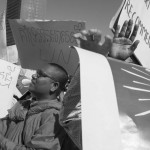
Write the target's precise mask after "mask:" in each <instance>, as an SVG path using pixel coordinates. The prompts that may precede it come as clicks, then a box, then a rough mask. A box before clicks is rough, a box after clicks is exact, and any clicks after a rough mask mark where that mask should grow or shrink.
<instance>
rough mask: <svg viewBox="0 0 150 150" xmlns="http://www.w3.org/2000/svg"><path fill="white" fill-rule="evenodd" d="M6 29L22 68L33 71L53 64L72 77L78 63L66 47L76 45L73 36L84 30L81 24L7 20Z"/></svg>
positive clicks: (74, 52) (77, 22)
mask: <svg viewBox="0 0 150 150" xmlns="http://www.w3.org/2000/svg"><path fill="white" fill-rule="evenodd" d="M10 25H11V29H12V32H13V36H14V38H15V42H16V45H17V49H18V54H19V58H20V62H21V66H22V67H23V68H28V69H37V68H39V67H42V66H43V65H45V64H46V63H48V62H53V63H57V64H60V65H61V66H63V67H64V68H65V69H66V70H67V71H68V72H69V74H73V73H74V71H75V70H74V69H75V68H76V67H77V65H78V61H79V59H78V54H77V53H76V51H75V50H74V49H72V48H69V46H72V45H77V43H76V40H75V38H74V37H73V35H74V34H75V33H78V32H80V31H81V30H83V29H84V28H85V23H84V22H80V21H33V22H32V21H24V20H10Z"/></svg>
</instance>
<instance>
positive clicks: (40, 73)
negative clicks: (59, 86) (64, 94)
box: [29, 65, 57, 96]
mask: <svg viewBox="0 0 150 150" xmlns="http://www.w3.org/2000/svg"><path fill="white" fill-rule="evenodd" d="M54 74H55V69H54V67H52V66H50V65H47V66H45V67H43V68H42V69H40V70H37V72H36V74H34V75H33V76H32V80H31V81H32V82H31V84H30V86H29V91H30V92H31V93H33V94H35V95H41V96H42V95H43V96H44V95H45V96H46V95H48V94H49V93H50V90H51V89H52V87H53V86H54V83H55V82H57V81H55V78H54Z"/></svg>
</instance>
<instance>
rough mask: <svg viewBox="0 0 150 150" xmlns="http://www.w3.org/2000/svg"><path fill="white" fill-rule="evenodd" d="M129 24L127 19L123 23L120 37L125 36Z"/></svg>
mask: <svg viewBox="0 0 150 150" xmlns="http://www.w3.org/2000/svg"><path fill="white" fill-rule="evenodd" d="M127 26H128V21H127V20H126V21H125V22H124V23H123V26H122V28H121V31H120V33H119V36H118V37H124V36H125V33H126V29H127Z"/></svg>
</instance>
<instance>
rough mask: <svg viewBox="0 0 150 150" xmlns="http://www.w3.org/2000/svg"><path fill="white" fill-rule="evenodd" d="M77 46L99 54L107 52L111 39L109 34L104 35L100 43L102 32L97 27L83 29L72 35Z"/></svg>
mask: <svg viewBox="0 0 150 150" xmlns="http://www.w3.org/2000/svg"><path fill="white" fill-rule="evenodd" d="M74 37H75V38H76V40H77V43H78V46H79V47H81V48H83V49H87V50H90V51H93V52H96V53H100V54H104V55H105V54H107V53H108V51H109V50H110V49H111V46H112V39H111V37H110V36H105V41H104V43H103V44H102V43H101V38H102V33H101V31H100V30H98V29H90V30H83V31H81V32H80V33H77V34H75V35H74Z"/></svg>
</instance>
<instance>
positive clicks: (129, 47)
mask: <svg viewBox="0 0 150 150" xmlns="http://www.w3.org/2000/svg"><path fill="white" fill-rule="evenodd" d="M132 27H133V21H132V20H129V21H125V22H124V24H123V26H122V29H121V31H120V32H119V29H120V27H119V25H118V26H117V27H116V29H115V32H114V37H113V39H111V37H110V36H108V35H107V36H105V41H104V43H103V44H102V43H101V38H102V34H101V31H100V30H98V29H91V30H83V31H81V32H80V33H77V34H75V35H74V37H75V38H76V40H77V43H78V46H79V47H81V48H83V49H87V50H90V51H93V52H96V53H100V54H104V55H105V56H108V57H112V58H114V59H119V60H123V61H126V60H127V62H128V60H129V61H132V59H130V57H131V56H132V54H133V53H134V51H135V49H136V48H137V46H138V44H139V41H138V40H136V41H135V42H134V40H135V37H136V35H137V31H138V25H135V26H134V29H133V32H132V33H131V31H132Z"/></svg>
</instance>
